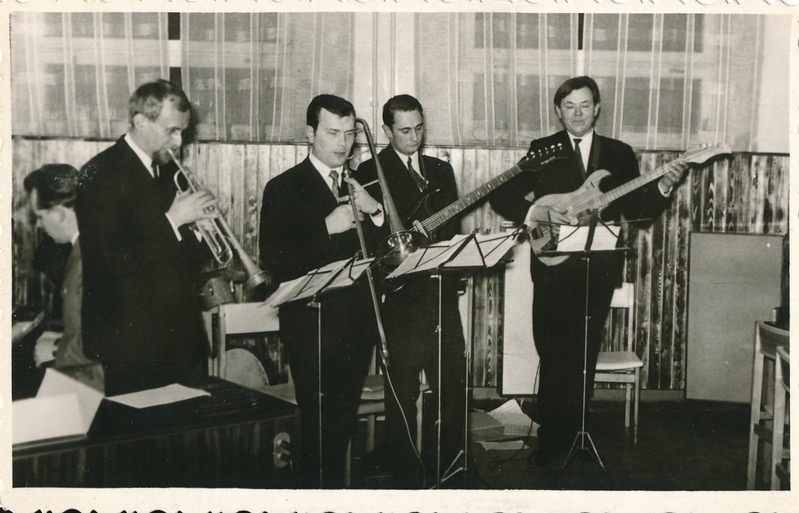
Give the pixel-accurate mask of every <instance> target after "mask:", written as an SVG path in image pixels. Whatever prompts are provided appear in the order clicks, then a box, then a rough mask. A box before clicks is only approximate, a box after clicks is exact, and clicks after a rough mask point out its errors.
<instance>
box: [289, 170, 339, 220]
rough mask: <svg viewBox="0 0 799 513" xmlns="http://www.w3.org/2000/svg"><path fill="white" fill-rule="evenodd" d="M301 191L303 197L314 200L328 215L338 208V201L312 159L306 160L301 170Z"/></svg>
mask: <svg viewBox="0 0 799 513" xmlns="http://www.w3.org/2000/svg"><path fill="white" fill-rule="evenodd" d="M299 182H300V190H299V191H298V192H299V194H300V196H301V197H306V198H312V199H313V200H314V203H316V204H319V205H320V206H321V208H322V209H323V210H324V211H326V212H327V213H326V214H325V215H327V214H329V213H330V212H332V211H333V210H334V209H335V208H336V207H337V206H338V201H337V200H336V198H334V197H333V193H332V192H331V190H330V187H329V186H328V184H327V183H326V182H325V181H324V179H323V178H322V175H321V174H319V170H317V169H316V167H314V165H313V163H312V162H311V159H310V158H306V159H305V163H304V165H303V166H302V168H301V169H300V181H299Z"/></svg>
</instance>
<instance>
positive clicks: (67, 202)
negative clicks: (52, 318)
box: [24, 164, 103, 392]
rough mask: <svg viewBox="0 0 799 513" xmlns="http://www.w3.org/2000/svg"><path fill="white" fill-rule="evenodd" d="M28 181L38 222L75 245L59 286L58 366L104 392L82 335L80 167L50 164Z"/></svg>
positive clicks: (100, 371)
mask: <svg viewBox="0 0 799 513" xmlns="http://www.w3.org/2000/svg"><path fill="white" fill-rule="evenodd" d="M24 185H25V191H26V192H27V193H28V194H29V198H30V204H31V210H33V213H34V215H35V216H36V220H37V224H39V225H40V226H41V227H42V229H43V230H44V231H45V233H47V235H49V236H50V237H52V238H53V240H54V241H55V242H56V243H58V244H71V246H72V249H71V250H70V252H69V257H68V258H67V262H66V266H65V268H64V277H63V280H62V281H61V286H60V290H59V292H60V294H61V299H62V301H63V308H62V313H63V316H62V317H63V324H64V331H63V333H62V335H61V338H60V339H59V340H58V342H57V345H56V351H55V355H54V356H55V361H54V367H55V368H56V369H57V370H58V371H60V372H63V373H64V374H67V375H68V376H71V377H72V378H74V379H76V380H78V381H80V382H81V383H84V384H86V385H89V386H90V387H92V388H95V389H97V390H99V391H101V392H102V391H103V368H102V366H101V365H100V364H99V363H98V362H96V361H94V360H90V359H89V358H86V356H85V355H84V352H83V340H82V336H81V318H80V315H81V301H82V298H83V278H82V270H81V269H82V264H81V256H80V245H79V244H78V237H79V232H78V220H77V217H76V216H75V209H74V206H75V189H76V188H77V186H78V170H77V169H75V168H74V167H72V166H70V165H69V164H46V165H44V166H42V167H40V168H39V169H37V170H35V171H33V172H32V173H30V174H29V175H28V176H26V177H25V182H24ZM37 354H38V351H37Z"/></svg>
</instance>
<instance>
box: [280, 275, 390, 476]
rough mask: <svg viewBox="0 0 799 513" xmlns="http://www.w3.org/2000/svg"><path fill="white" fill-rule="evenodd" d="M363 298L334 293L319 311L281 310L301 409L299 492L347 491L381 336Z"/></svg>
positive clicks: (358, 293) (357, 291)
mask: <svg viewBox="0 0 799 513" xmlns="http://www.w3.org/2000/svg"><path fill="white" fill-rule="evenodd" d="M363 292H364V290H363V288H362V287H356V288H355V289H354V290H353V291H345V292H340V293H336V292H334V293H332V294H330V295H328V296H326V298H325V299H324V300H323V301H322V302H321V307H320V309H317V308H315V307H311V306H306V305H304V304H300V305H293V304H292V305H288V306H285V307H282V308H281V310H280V333H281V337H282V338H283V340H284V343H285V347H286V350H287V353H288V360H289V366H290V367H291V375H292V378H293V380H294V389H295V393H296V398H297V406H298V414H297V416H298V424H299V440H298V443H297V446H296V454H297V459H296V460H295V461H296V463H297V466H298V469H297V470H298V474H299V476H300V480H301V482H300V483H298V484H299V486H300V487H305V488H343V487H344V486H345V485H346V483H345V468H346V463H347V461H346V456H347V446H348V444H349V443H350V440H351V439H352V436H353V434H354V433H355V430H356V428H357V422H358V417H357V412H358V405H359V404H360V397H361V392H362V390H363V383H364V379H365V378H366V374H367V373H368V371H369V363H370V360H371V355H372V348H373V346H374V338H375V336H376V333H377V331H376V327H375V321H374V315H373V314H372V313H371V312H372V310H371V308H372V307H371V299H369V297H368V295H364V293H363ZM320 312H321V333H322V337H321V340H320V337H319V336H318V335H319V329H318V328H319V325H320V317H319V316H320ZM320 344H321V346H320ZM320 347H321V356H322V360H321V361H322V366H321V369H320V367H319V352H320ZM320 374H321V383H322V387H321V396H322V397H321V420H320V416H319V412H320V388H319V375H320ZM320 429H321V447H320Z"/></svg>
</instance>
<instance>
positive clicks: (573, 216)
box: [527, 144, 731, 266]
mask: <svg viewBox="0 0 799 513" xmlns="http://www.w3.org/2000/svg"><path fill="white" fill-rule="evenodd" d="M730 151H731V150H730V146H729V145H728V144H716V145H712V146H700V147H698V148H694V149H692V150H689V151H687V152H685V153H683V154H682V155H680V156H679V157H677V158H676V159H674V160H673V161H671V162H685V163H688V164H701V163H703V162H705V161H707V160H709V159H711V158H713V157H715V156H717V155H722V154H725V153H730ZM668 172H669V168H668V165H663V166H660V167H659V168H657V169H655V170H654V171H652V172H651V173H646V174H644V175H641V176H639V177H637V178H634V179H632V180H630V181H629V182H626V183H624V184H622V185H620V186H618V187H616V188H615V189H612V190H610V191H607V192H602V190H601V189H600V183H601V182H602V180H604V179H605V178H606V177H608V176H610V172H609V171H607V170H605V169H598V170H596V171H594V172H593V173H591V175H590V176H589V177H588V178H587V179H586V180H585V182H583V185H581V186H580V188H578V189H577V190H576V191H572V192H568V193H564V194H548V195H546V196H543V197H542V198H541V199H540V200H538V201H536V204H537V205H542V206H557V207H560V208H562V209H566V215H567V216H568V217H569V220H570V222H571V224H583V223H584V222H586V221H587V220H588V219H589V218H590V217H591V216H592V215H593V214H595V213H597V212H599V211H601V210H602V209H603V208H605V207H606V206H608V205H609V204H611V203H612V202H614V201H616V200H617V199H619V198H621V197H622V196H624V195H626V194H629V193H631V192H633V191H634V190H636V189H639V188H640V187H643V186H644V185H646V184H648V183H650V182H652V181H654V180H657V179H658V178H661V177H663V176H665V175H666V174H667V173H668ZM527 230H528V237H529V240H530V245H531V246H532V249H533V253H534V254H535V255H536V257H537V258H538V259H539V260H540V261H541V262H542V263H544V264H545V265H549V266H553V265H558V264H560V263H562V262H564V261H565V260H567V259H568V258H569V255H566V254H563V255H546V252H548V251H554V250H555V249H556V248H557V245H558V234H559V233H560V226H559V225H557V224H554V223H535V222H533V223H532V224H531V225H529V226H528V227H527Z"/></svg>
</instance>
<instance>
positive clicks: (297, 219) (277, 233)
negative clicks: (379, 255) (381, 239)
mask: <svg viewBox="0 0 799 513" xmlns="http://www.w3.org/2000/svg"><path fill="white" fill-rule="evenodd" d="M356 178H357V177H356ZM337 206H338V203H337V202H336V199H335V198H334V197H333V195H332V194H331V192H330V188H329V186H328V184H327V183H326V182H325V181H324V180H323V179H322V177H321V176H320V174H319V172H318V171H317V170H316V168H314V166H313V164H312V163H311V160H310V159H309V158H306V159H305V160H303V161H302V162H300V163H299V164H297V165H296V166H294V167H293V168H291V169H289V170H287V171H285V172H283V173H281V174H279V175H278V176H276V177H274V178H273V179H271V180H269V182H267V184H266V187H265V188H264V197H263V206H262V208H261V225H260V237H259V239H258V243H259V247H260V251H261V262H262V264H263V267H264V268H265V269H269V270H271V271H272V272H273V273H274V276H275V279H276V280H277V281H278V282H284V281H288V280H292V279H294V278H297V277H299V276H302V275H303V274H305V273H307V272H309V271H311V270H313V269H316V268H317V267H320V266H322V265H325V264H328V263H330V262H335V261H337V260H342V259H345V258H349V257H352V256H353V255H355V253H356V252H357V251H358V250H359V249H360V243H359V241H358V234H357V232H356V231H355V230H354V229H352V230H348V231H346V232H344V233H337V234H334V235H328V233H327V228H326V227H325V218H326V217H327V216H328V215H329V214H330V213H331V212H332V211H333V210H334V209H335V208H336V207H337ZM362 226H363V228H364V234H365V236H366V237H367V238H369V239H370V240H373V238H374V237H376V234H377V233H378V232H379V231H380V230H379V229H377V228H376V227H374V225H373V224H372V223H371V221H369V220H368V219H365V220H364V222H363V223H362ZM373 244H374V243H373Z"/></svg>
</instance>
